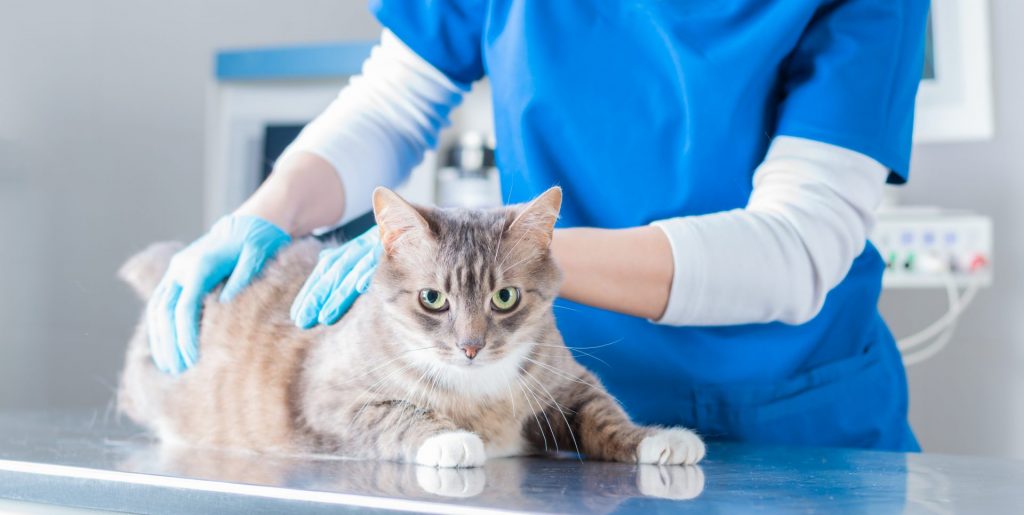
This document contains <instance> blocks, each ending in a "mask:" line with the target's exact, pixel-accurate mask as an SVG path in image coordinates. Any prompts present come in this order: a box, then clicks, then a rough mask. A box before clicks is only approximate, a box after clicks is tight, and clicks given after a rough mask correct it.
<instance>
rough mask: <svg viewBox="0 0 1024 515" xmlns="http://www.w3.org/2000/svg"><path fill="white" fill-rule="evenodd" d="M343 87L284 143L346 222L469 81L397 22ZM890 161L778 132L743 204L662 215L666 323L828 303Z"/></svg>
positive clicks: (726, 321) (742, 318) (770, 317)
mask: <svg viewBox="0 0 1024 515" xmlns="http://www.w3.org/2000/svg"><path fill="white" fill-rule="evenodd" d="M362 71H363V73H362V75H361V76H359V77H355V78H353V79H352V81H351V83H350V84H349V85H348V86H347V87H345V88H344V89H343V90H342V91H341V93H340V94H339V95H338V98H337V99H336V100H335V101H334V102H333V103H332V104H331V105H330V106H329V107H328V108H327V109H326V110H325V111H324V112H323V113H322V114H321V115H320V116H319V117H317V119H316V120H314V121H313V122H312V123H310V124H309V125H308V126H307V127H306V128H305V129H304V130H303V131H302V133H301V134H300V135H299V137H298V138H297V139H296V140H295V142H293V143H292V144H291V145H290V146H289V147H288V149H286V150H285V153H284V155H283V156H282V158H281V161H283V160H285V159H287V158H288V157H289V156H291V155H293V154H294V153H296V152H300V151H301V152H309V153H313V154H316V155H318V156H320V157H322V158H323V159H325V160H326V161H327V162H328V163H330V164H331V165H332V166H333V167H334V168H335V170H337V172H338V175H339V176H340V178H341V181H342V184H343V185H344V188H345V213H344V215H343V217H342V219H341V220H340V221H339V224H340V223H344V222H346V221H348V220H350V219H352V218H354V217H355V216H357V215H359V214H360V213H363V212H365V211H367V210H369V208H370V196H371V195H370V194H371V192H372V191H373V188H374V187H376V186H378V185H385V186H389V187H394V186H396V185H397V184H398V183H400V182H401V181H402V180H403V179H404V178H405V177H406V176H407V175H408V173H409V171H410V170H411V169H412V168H413V167H414V166H415V165H416V164H417V163H418V162H419V161H420V160H421V159H422V158H423V153H424V152H425V151H426V150H427V149H429V148H431V147H433V146H434V145H435V143H436V141H437V136H438V133H439V132H440V130H441V128H442V127H444V126H445V125H446V124H447V123H448V114H449V112H450V111H451V109H452V108H454V107H455V106H457V105H458V104H459V103H460V102H461V100H462V95H463V94H464V93H465V92H466V91H468V89H469V87H468V85H466V84H459V83H456V82H453V81H452V80H450V79H449V78H447V77H446V76H445V75H444V74H443V73H442V72H440V71H439V70H437V69H436V68H434V67H433V66H432V65H430V64H429V63H428V62H426V61H425V60H423V59H422V58H420V57H419V56H418V55H417V54H415V53H414V52H413V51H412V50H411V49H409V48H408V47H406V46H405V45H404V44H403V43H402V42H401V41H399V40H398V38H397V37H395V36H394V35H393V34H392V33H390V32H389V31H386V30H385V31H384V32H383V34H382V35H381V42H380V44H379V45H378V46H377V47H375V48H374V50H373V52H372V53H371V55H370V57H369V58H368V59H367V60H366V62H365V63H364V64H363V70H362ZM887 175H888V171H887V170H886V169H885V167H884V166H883V165H881V164H880V163H878V162H877V161H875V160H873V159H871V158H870V157H867V156H865V155H863V154H860V153H858V152H854V151H852V150H847V149H845V148H842V147H838V146H834V145H829V144H826V143H821V142H817V141H813V140H808V139H802V138H795V137H787V136H778V137H776V138H775V139H774V140H773V141H772V144H771V147H770V149H769V151H768V153H767V156H766V157H765V159H764V161H763V162H762V163H761V165H760V166H759V167H758V169H757V171H756V172H755V174H754V178H753V193H752V194H751V196H750V200H749V202H748V204H747V206H746V208H744V209H735V210H732V211H726V212H721V213H713V214H707V215H700V216H688V217H679V218H672V219H668V220H660V221H656V222H653V225H655V226H657V227H659V228H661V229H662V230H663V231H664V232H665V235H666V236H667V237H668V240H669V242H670V245H671V247H672V256H673V261H674V263H675V273H674V276H673V280H672V287H671V292H670V295H669V302H668V306H667V308H666V311H665V313H664V315H663V316H662V317H661V319H659V320H657V323H660V324H667V325H730V324H747V323H758V322H772V321H781V322H785V323H791V324H797V323H802V322H806V321H808V320H810V319H811V318H813V317H814V315H815V314H817V313H818V311H819V310H820V309H821V306H822V305H823V304H824V302H825V296H826V294H827V293H828V292H829V290H831V289H832V288H833V287H835V286H836V285H837V284H839V282H840V281H841V280H842V279H843V277H845V275H846V273H847V272H848V271H849V269H850V266H851V264H852V262H853V260H854V258H856V257H857V256H858V255H859V254H860V253H861V252H862V251H863V249H864V246H865V241H866V239H867V236H868V233H869V231H870V230H871V228H872V226H873V224H874V211H875V208H876V207H877V206H878V204H879V202H880V201H881V198H882V194H883V186H884V184H885V180H886V177H887Z"/></svg>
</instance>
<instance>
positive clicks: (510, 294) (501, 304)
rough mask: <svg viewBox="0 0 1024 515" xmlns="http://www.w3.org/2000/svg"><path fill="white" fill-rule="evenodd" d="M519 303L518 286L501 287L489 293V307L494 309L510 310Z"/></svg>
mask: <svg viewBox="0 0 1024 515" xmlns="http://www.w3.org/2000/svg"><path fill="white" fill-rule="evenodd" d="M518 305H519V288H513V287H511V286H510V287H507V288H502V289H500V290H498V291H496V292H494V295H491V307H492V308H494V310H495V311H500V312H508V311H512V310H513V309H515V308H516V306H518Z"/></svg>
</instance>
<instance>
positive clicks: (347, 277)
mask: <svg viewBox="0 0 1024 515" xmlns="http://www.w3.org/2000/svg"><path fill="white" fill-rule="evenodd" d="M380 254H381V245H380V230H379V229H377V226H376V225H375V226H373V227H371V228H370V230H368V231H366V232H364V233H363V234H362V235H360V236H359V237H358V238H355V239H353V240H351V241H348V242H345V244H344V245H342V246H340V247H336V248H333V249H326V250H324V251H322V252H321V253H320V261H319V262H318V263H317V265H316V268H315V269H313V273H311V274H309V279H306V284H305V285H303V287H302V290H301V291H299V294H298V295H296V296H295V302H293V303H292V309H291V316H292V320H293V321H294V322H295V325H297V326H299V327H300V328H302V329H309V328H310V327H313V326H315V325H317V324H323V325H331V324H333V323H335V322H337V321H338V320H339V319H340V318H341V315H344V314H345V312H346V311H348V308H350V307H352V303H353V302H355V301H356V298H357V297H359V295H360V294H361V293H363V292H365V291H366V289H367V288H369V287H370V279H371V278H372V277H373V272H374V270H376V269H377V260H378V259H380Z"/></svg>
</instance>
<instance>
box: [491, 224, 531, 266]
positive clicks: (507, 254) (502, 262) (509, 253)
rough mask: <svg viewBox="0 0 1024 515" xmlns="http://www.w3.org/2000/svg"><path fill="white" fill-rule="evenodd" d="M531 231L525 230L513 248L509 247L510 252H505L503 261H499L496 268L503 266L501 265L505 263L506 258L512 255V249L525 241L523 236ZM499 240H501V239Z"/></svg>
mask: <svg viewBox="0 0 1024 515" xmlns="http://www.w3.org/2000/svg"><path fill="white" fill-rule="evenodd" d="M529 232H530V231H523V234H522V235H520V236H519V239H518V240H516V242H515V244H513V245H512V248H510V249H508V252H506V253H505V255H504V256H503V257H502V258H501V262H500V263H498V266H496V267H495V268H501V265H504V264H505V260H506V259H508V257H509V256H511V255H512V251H514V250H516V247H518V246H519V242H521V241H523V238H525V237H526V235H527V234H529ZM498 241H499V242H500V241H501V240H500V239H499V240H498ZM495 255H497V253H495Z"/></svg>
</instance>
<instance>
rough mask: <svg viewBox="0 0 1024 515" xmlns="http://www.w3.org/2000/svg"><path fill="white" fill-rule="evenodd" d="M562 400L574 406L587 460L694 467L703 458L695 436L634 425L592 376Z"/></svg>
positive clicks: (581, 380) (566, 392) (565, 391)
mask: <svg viewBox="0 0 1024 515" xmlns="http://www.w3.org/2000/svg"><path fill="white" fill-rule="evenodd" d="M559 397H562V400H560V401H559V402H560V403H561V402H565V403H566V405H569V406H574V408H573V411H574V412H575V413H574V414H573V416H572V420H571V422H573V423H572V424H571V425H572V426H575V427H574V429H575V430H576V433H578V438H579V440H580V441H579V446H580V450H581V451H583V453H584V454H586V455H587V456H588V457H591V458H594V459H599V460H607V461H621V462H629V463H653V464H661V465H692V464H694V463H697V462H698V461H700V460H701V459H703V458H704V454H705V452H706V451H705V447H704V442H703V441H701V439H700V437H699V436H697V434H696V433H694V432H693V431H690V430H689V429H685V428H659V427H643V426H638V425H636V424H634V423H633V422H632V421H631V420H630V419H629V416H628V415H626V412H625V411H623V410H622V407H621V406H619V404H618V403H617V402H616V401H615V399H613V398H612V396H611V395H610V394H609V393H608V392H607V391H605V390H604V388H602V387H601V386H600V383H598V381H597V379H596V378H594V377H593V375H591V374H590V373H584V374H583V375H582V376H581V377H580V378H579V381H577V382H573V383H570V384H569V385H567V386H566V387H565V388H564V389H563V390H562V392H561V395H559Z"/></svg>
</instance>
